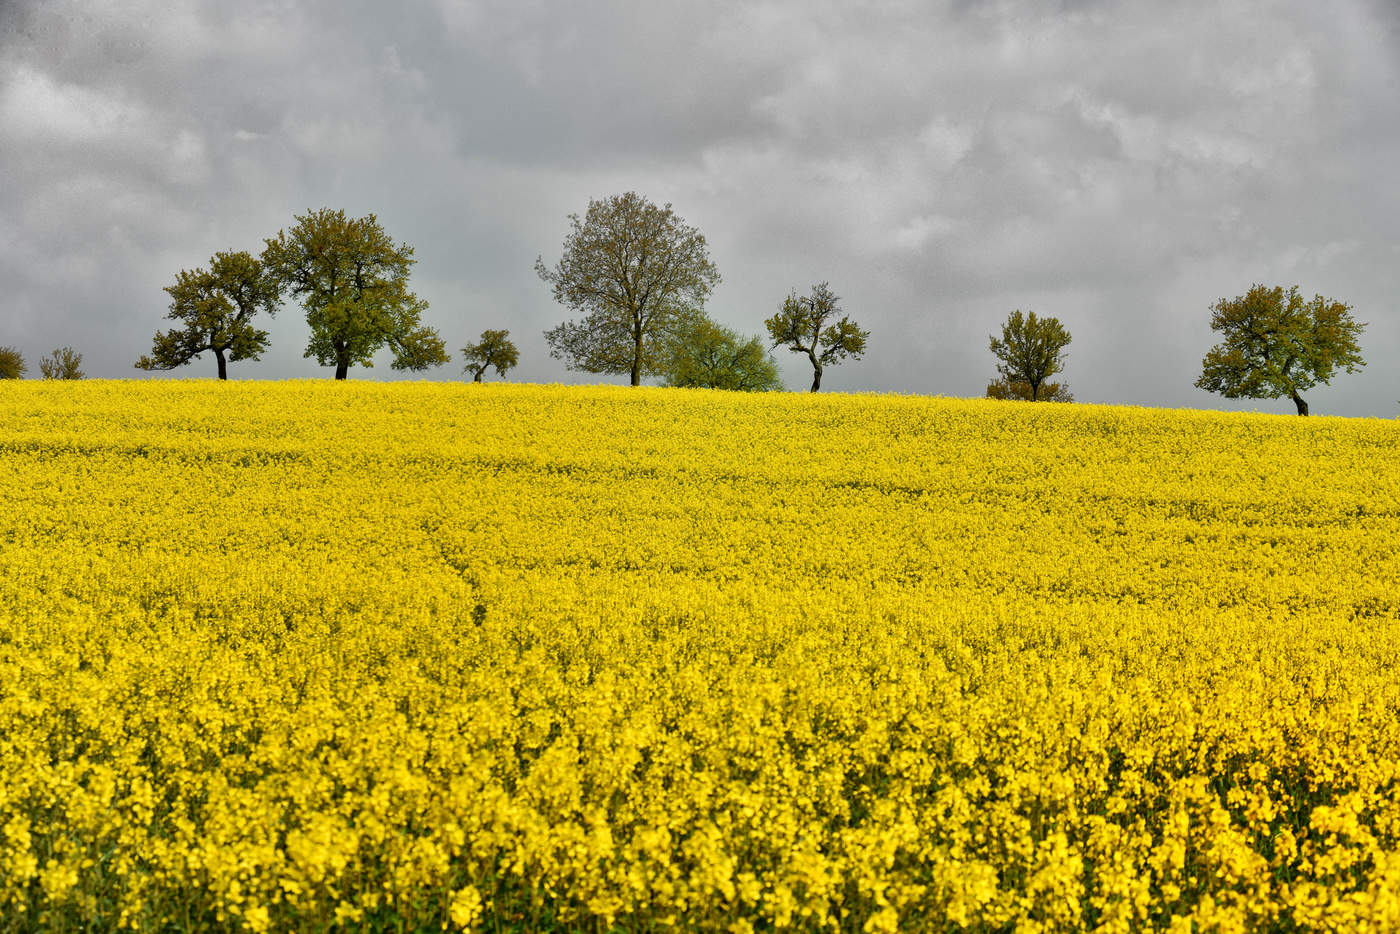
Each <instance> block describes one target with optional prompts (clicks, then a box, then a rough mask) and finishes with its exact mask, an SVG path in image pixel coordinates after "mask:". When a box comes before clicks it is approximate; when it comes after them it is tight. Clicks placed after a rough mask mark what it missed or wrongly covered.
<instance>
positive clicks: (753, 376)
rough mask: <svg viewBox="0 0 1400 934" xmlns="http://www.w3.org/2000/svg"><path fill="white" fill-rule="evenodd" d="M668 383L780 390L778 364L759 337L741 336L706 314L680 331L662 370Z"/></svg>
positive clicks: (754, 390) (673, 384)
mask: <svg viewBox="0 0 1400 934" xmlns="http://www.w3.org/2000/svg"><path fill="white" fill-rule="evenodd" d="M665 379H666V384H667V385H668V386H698V387H703V388H707V389H733V390H741V391H744V392H768V391H770V390H774V389H782V388H783V384H782V381H781V380H780V379H778V364H777V361H775V360H774V359H773V355H772V354H770V353H769V352H768V349H767V348H766V347H764V346H763V340H762V339H761V338H759V337H748V338H746V337H744V336H742V335H741V334H739V333H738V332H737V331H733V330H731V329H729V328H727V327H724V326H723V325H720V324H716V323H715V322H714V321H711V320H710V319H709V318H708V317H706V316H703V315H701V316H698V317H696V318H695V319H694V320H692V321H691V322H690V323H689V324H688V325H686V327H685V328H684V329H683V330H682V331H681V332H680V334H679V336H678V339H677V340H676V342H675V344H674V345H673V346H672V348H671V355H670V359H669V360H668V361H667V365H666V372H665Z"/></svg>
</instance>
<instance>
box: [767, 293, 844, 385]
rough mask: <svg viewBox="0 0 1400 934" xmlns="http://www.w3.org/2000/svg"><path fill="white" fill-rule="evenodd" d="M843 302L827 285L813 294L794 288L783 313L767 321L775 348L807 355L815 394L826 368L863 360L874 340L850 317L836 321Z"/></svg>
mask: <svg viewBox="0 0 1400 934" xmlns="http://www.w3.org/2000/svg"><path fill="white" fill-rule="evenodd" d="M840 302H841V299H840V297H838V296H837V295H835V294H833V293H832V291H831V289H830V288H829V287H828V286H827V283H825V282H823V283H821V284H820V285H814V286H812V294H811V295H805V296H799V295H798V294H797V290H796V289H794V290H793V291H792V293H791V294H790V295H788V297H787V298H786V299H784V300H783V307H782V310H781V311H779V312H778V313H777V314H776V315H774V316H773V317H771V318H769V319H768V320H767V321H765V322H763V323H764V325H765V326H767V328H768V334H769V336H770V337H771V338H772V339H773V346H774V347H787V348H788V349H789V350H791V351H792V352H793V353H805V354H806V355H807V359H808V360H809V361H810V362H811V364H812V392H816V391H817V390H819V389H821V387H822V370H823V369H824V368H825V367H828V366H831V365H834V364H837V363H840V362H841V361H842V360H844V359H846V358H847V357H854V358H855V359H857V360H859V359H860V357H861V354H863V353H865V342H866V340H867V339H868V338H869V337H870V332H869V331H862V330H861V329H860V327H859V326H857V325H856V323H855V322H854V321H852V320H851V319H850V317H848V316H846V315H842V316H841V317H840V319H837V320H834V321H833V319H836V316H837V315H838V314H840V312H841V304H840ZM828 321H832V323H831V324H827V322H828Z"/></svg>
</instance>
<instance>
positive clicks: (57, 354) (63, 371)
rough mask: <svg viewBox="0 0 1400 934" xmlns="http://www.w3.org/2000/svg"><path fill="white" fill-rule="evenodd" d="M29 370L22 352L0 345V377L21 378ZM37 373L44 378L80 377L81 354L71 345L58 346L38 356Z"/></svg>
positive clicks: (81, 370) (82, 375) (81, 372)
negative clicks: (45, 354)
mask: <svg viewBox="0 0 1400 934" xmlns="http://www.w3.org/2000/svg"><path fill="white" fill-rule="evenodd" d="M27 372H29V364H27V363H25V361H24V354H22V353H20V352H19V350H18V349H17V348H14V347H0V379H23V378H24V374H25V373H27ZM39 373H40V375H41V376H43V378H44V379H82V378H83V377H84V376H85V375H86V374H84V373H83V355H82V354H80V353H78V352H77V351H76V350H74V349H73V348H72V347H59V348H57V349H55V350H54V351H53V352H52V353H50V354H49V355H48V356H46V357H41V358H39Z"/></svg>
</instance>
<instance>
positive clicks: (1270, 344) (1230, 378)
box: [1196, 285, 1366, 415]
mask: <svg viewBox="0 0 1400 934" xmlns="http://www.w3.org/2000/svg"><path fill="white" fill-rule="evenodd" d="M1210 327H1211V330H1213V331H1218V332H1220V333H1221V334H1223V335H1224V338H1225V339H1224V340H1223V341H1221V342H1220V343H1219V344H1216V345H1215V346H1214V347H1212V348H1211V349H1210V352H1209V353H1207V354H1206V356H1205V359H1204V360H1202V361H1201V367H1202V372H1201V378H1200V379H1198V380H1196V385H1197V386H1198V387H1199V388H1201V389H1205V390H1208V391H1210V392H1218V393H1220V394H1221V395H1222V396H1224V397H1225V398H1227V399H1240V398H1248V399H1277V398H1280V397H1281V396H1288V397H1289V398H1290V399H1292V400H1293V403H1294V405H1295V406H1297V409H1298V414H1299V415H1307V414H1308V404H1307V403H1306V402H1305V401H1303V397H1302V395H1301V394H1302V393H1303V392H1304V391H1305V390H1308V389H1311V388H1312V387H1313V386H1315V385H1317V384H1318V383H1322V384H1324V385H1326V383H1327V382H1328V381H1329V380H1331V378H1332V377H1333V375H1335V374H1336V371H1337V370H1338V369H1339V368H1340V369H1344V370H1346V371H1347V372H1348V373H1355V372H1356V371H1357V370H1359V369H1361V368H1362V367H1363V366H1365V365H1366V361H1364V360H1362V359H1361V346H1360V343H1359V340H1360V337H1361V332H1362V331H1363V330H1364V329H1365V327H1366V324H1365V323H1364V322H1361V321H1357V320H1356V319H1355V318H1353V317H1352V316H1351V306H1349V305H1345V304H1343V303H1342V302H1338V301H1334V300H1332V299H1330V298H1323V297H1322V296H1321V295H1316V296H1314V297H1313V299H1312V300H1311V301H1304V299H1303V297H1302V296H1301V295H1300V294H1299V293H1298V287H1297V286H1296V285H1295V286H1294V287H1293V288H1291V289H1289V290H1288V291H1287V292H1285V291H1284V290H1283V288H1282V287H1281V286H1275V287H1274V288H1272V289H1271V288H1266V287H1265V286H1262V285H1254V286H1252V287H1251V288H1250V290H1249V291H1248V292H1246V293H1245V294H1244V295H1240V296H1236V297H1235V298H1232V299H1223V298H1222V299H1221V300H1220V301H1218V302H1216V303H1215V304H1214V305H1212V306H1211V318H1210Z"/></svg>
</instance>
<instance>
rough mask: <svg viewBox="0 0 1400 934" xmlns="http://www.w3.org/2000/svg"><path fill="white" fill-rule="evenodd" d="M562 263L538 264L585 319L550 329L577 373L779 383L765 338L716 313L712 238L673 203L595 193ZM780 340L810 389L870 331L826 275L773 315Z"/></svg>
mask: <svg viewBox="0 0 1400 934" xmlns="http://www.w3.org/2000/svg"><path fill="white" fill-rule="evenodd" d="M569 221H570V225H571V229H570V231H569V234H568V235H567V236H566V237H565V238H564V248H563V253H562V255H561V256H560V258H559V261H558V262H557V263H555V264H554V265H553V266H547V265H545V262H544V258H543V257H540V258H538V259H536V261H535V272H536V273H537V274H538V275H539V277H540V279H542V280H543V281H544V282H545V283H546V284H547V285H549V286H550V288H551V289H552V290H553V293H554V299H555V301H557V302H559V303H560V304H561V305H563V306H564V307H566V308H568V309H569V310H570V311H573V312H575V313H576V314H577V315H579V316H580V317H579V318H578V319H576V320H572V321H565V322H563V323H562V324H560V325H559V326H558V327H555V328H553V329H551V330H549V331H546V332H545V340H546V341H547V342H548V343H549V347H550V355H551V356H553V357H554V358H556V359H559V360H563V361H564V365H565V366H567V367H568V368H569V369H571V370H581V371H583V372H587V373H616V374H622V373H625V374H627V375H628V377H629V379H630V381H631V384H632V385H633V386H639V385H641V382H642V379H643V378H645V377H648V376H654V377H660V378H661V379H663V380H664V381H665V382H666V383H668V384H669V385H673V386H708V387H712V388H718V389H746V390H755V391H761V390H768V389H776V388H780V387H781V383H780V382H779V380H778V370H777V364H776V362H775V361H774V360H773V359H772V357H771V355H770V354H769V353H768V349H767V348H765V347H764V345H763V341H762V339H761V338H759V337H749V336H744V335H741V334H739V333H738V332H736V331H732V330H730V329H729V328H725V327H723V326H721V325H718V324H716V323H715V322H713V321H711V320H710V319H709V318H708V317H707V316H706V315H705V311H704V306H705V300H706V298H708V297H709V294H710V292H711V291H712V290H713V289H714V287H715V286H716V285H718V284H719V281H720V275H719V270H718V269H717V268H716V267H715V264H714V262H713V261H712V260H711V259H710V255H709V250H708V249H707V247H706V244H705V237H704V236H703V235H702V234H701V233H700V231H698V230H696V229H695V228H694V227H692V226H690V225H688V224H686V223H685V221H684V220H682V219H681V218H680V217H678V216H677V215H676V213H675V211H673V210H672V209H671V205H670V204H666V205H662V206H660V207H658V206H656V205H655V204H652V203H651V202H650V201H648V200H647V199H645V198H643V197H642V196H641V195H638V194H637V193H636V192H631V191H629V192H627V193H625V194H621V195H614V196H613V197H610V198H605V199H603V200H601V201H591V200H590V201H589V203H588V210H587V212H586V213H585V214H584V215H583V216H582V217H580V216H579V215H577V214H571V215H569ZM764 325H765V327H766V328H767V330H768V336H769V338H770V340H771V342H772V344H771V346H772V347H773V348H777V347H786V348H788V349H789V350H790V351H792V352H793V353H801V354H805V355H806V357H807V359H808V361H809V362H810V363H811V364H812V391H813V392H816V391H817V390H818V389H820V388H821V380H822V372H823V371H824V369H825V368H826V367H827V366H831V365H833V364H836V363H839V362H841V361H842V360H845V359H847V358H857V359H858V358H859V357H860V356H861V355H862V354H863V353H864V352H865V344H866V340H867V339H868V338H869V336H870V332H868V331H865V330H862V329H861V328H860V327H859V326H858V325H857V324H856V323H855V322H854V321H852V320H851V319H850V317H849V316H847V315H844V314H842V313H841V307H840V298H839V297H838V296H837V295H836V294H835V293H833V292H832V291H831V289H830V287H829V286H828V284H827V283H825V282H823V283H820V284H818V285H814V286H813V287H812V291H811V293H810V294H808V295H803V296H799V295H798V294H797V292H796V290H794V291H793V292H792V293H790V294H789V295H788V297H787V298H786V299H785V300H784V301H783V305H782V308H781V309H780V310H779V311H778V313H777V314H775V315H774V316H773V317H771V318H769V319H768V320H767V321H765V322H764Z"/></svg>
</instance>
